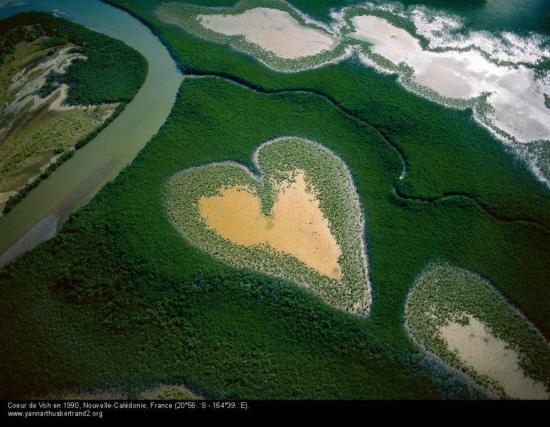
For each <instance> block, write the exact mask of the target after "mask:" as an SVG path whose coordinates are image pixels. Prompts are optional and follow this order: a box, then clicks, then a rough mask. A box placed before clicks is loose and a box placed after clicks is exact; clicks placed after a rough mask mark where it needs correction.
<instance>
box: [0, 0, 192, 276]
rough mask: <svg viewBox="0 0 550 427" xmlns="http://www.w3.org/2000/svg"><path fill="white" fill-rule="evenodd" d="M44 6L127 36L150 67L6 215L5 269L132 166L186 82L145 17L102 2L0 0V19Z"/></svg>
mask: <svg viewBox="0 0 550 427" xmlns="http://www.w3.org/2000/svg"><path fill="white" fill-rule="evenodd" d="M29 10H41V11H47V12H52V13H55V14H56V15H58V16H60V17H63V18H65V19H68V20H70V21H73V22H76V23H78V24H81V25H84V26H86V27H89V28H91V29H93V30H95V31H98V32H101V33H104V34H106V35H108V36H110V37H113V38H115V39H119V40H122V41H123V42H125V43H126V44H128V45H129V46H131V47H132V48H134V49H135V50H137V51H138V52H140V53H141V54H142V55H143V56H144V57H145V59H146V60H147V62H148V64H149V71H148V74H147V77H146V80H145V83H144V84H143V86H142V87H141V89H140V90H139V91H138V93H137V94H136V96H135V98H134V99H133V100H132V102H130V103H129V104H128V105H127V107H126V109H125V110H124V111H123V112H122V113H121V114H120V115H119V116H118V117H117V118H116V119H115V120H114V121H113V122H112V123H111V124H110V125H109V126H107V127H106V128H105V129H104V130H103V131H102V132H100V133H99V134H98V135H97V137H96V138H95V139H94V140H93V141H91V142H90V143H89V144H87V145H86V146H85V147H83V148H82V149H80V150H78V151H77V152H76V154H75V155H74V156H73V157H72V158H71V159H70V160H69V161H67V162H65V163H64V164H63V165H62V166H61V167H59V168H58V169H57V170H56V171H55V172H54V173H53V174H52V175H50V176H49V177H48V179H46V180H44V181H42V182H41V183H40V184H39V185H38V187H37V188H35V189H34V190H32V191H31V192H30V193H29V195H27V197H26V198H25V199H23V200H22V201H21V202H20V203H19V204H18V205H17V206H16V207H15V208H14V209H13V210H11V211H10V212H9V213H8V214H7V215H5V216H3V217H2V218H0V267H1V266H3V265H5V264H7V263H8V262H9V261H11V260H12V259H13V258H15V257H17V256H18V255H20V254H22V253H24V252H26V251H28V250H30V249H32V248H33V247H35V246H36V245H38V244H39V243H41V242H43V241H44V240H47V239H49V238H51V237H53V236H54V235H55V234H56V233H57V231H58V230H59V229H60V227H61V225H62V224H63V222H64V221H65V219H66V218H67V216H68V215H69V214H70V213H71V212H72V211H74V210H75V209H77V208H78V207H80V206H82V205H83V204H85V203H86V202H87V201H89V200H90V199H91V198H92V197H93V196H94V195H95V194H96V193H97V192H98V191H99V190H100V189H101V188H102V187H103V186H104V185H105V184H106V183H107V182H109V181H110V180H112V179H113V178H114V177H115V176H116V175H117V174H118V173H119V172H120V171H121V170H122V169H123V168H124V167H126V166H127V165H128V164H129V163H130V162H131V161H132V160H133V159H134V157H135V156H136V155H137V153H138V152H139V151H140V150H141V149H142V148H143V147H144V146H145V144H146V143H147V141H149V140H150V139H151V137H152V136H153V135H154V134H155V133H156V132H157V131H158V129H159V128H160V127H161V126H162V124H163V123H164V121H165V120H166V118H167V117H168V115H169V113H170V110H171V109H172V106H173V104H174V101H175V98H176V95H177V91H178V88H179V86H180V83H181V81H182V79H183V76H182V75H181V73H180V72H179V71H178V70H177V66H176V64H175V62H174V61H173V59H172V58H171V57H170V55H169V53H168V51H167V49H166V48H165V47H164V45H162V43H161V42H160V41H159V40H158V39H157V38H156V36H155V35H154V34H153V33H152V32H151V31H150V30H149V29H148V28H147V27H146V26H145V25H143V24H142V23H141V22H139V21H138V20H137V19H135V18H133V17H132V16H130V15H129V14H128V13H126V12H124V11H122V10H119V9H117V8H115V7H113V6H111V5H108V4H106V3H103V2H101V1H100V0H85V1H82V0H29V1H25V0H18V1H16V2H9V1H8V2H2V1H0V19H3V18H5V17H7V16H10V15H13V14H15V13H18V12H23V11H29Z"/></svg>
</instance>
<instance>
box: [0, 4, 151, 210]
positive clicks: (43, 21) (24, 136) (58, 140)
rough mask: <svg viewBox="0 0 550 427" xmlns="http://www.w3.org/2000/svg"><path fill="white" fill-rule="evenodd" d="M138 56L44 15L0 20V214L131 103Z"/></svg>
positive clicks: (138, 80)
mask: <svg viewBox="0 0 550 427" xmlns="http://www.w3.org/2000/svg"><path fill="white" fill-rule="evenodd" d="M146 73H147V62H146V61H145V58H143V56H142V55H141V54H139V53H138V52H136V51H135V50H133V49H132V48H130V47H129V46H127V45H125V44H124V43H123V42H121V41H118V40H114V39H111V38H110V37H107V36H105V35H103V34H99V33H96V32H94V31H91V30H89V29H87V28H84V27H82V26H80V25H76V24H73V23H71V22H68V21H66V20H63V19H60V18H57V17H54V16H52V15H49V14H46V13H24V14H19V15H15V16H13V17H10V18H7V19H5V20H3V21H2V22H0V215H1V214H2V213H7V212H8V211H10V210H11V209H12V208H13V207H14V206H15V205H16V204H17V203H18V202H19V201H20V200H21V199H23V198H24V197H25V195H26V194H27V193H28V192H29V191H31V190H32V189H33V188H34V187H35V186H37V185H38V184H39V182H40V181H41V180H42V179H44V178H46V177H47V176H48V175H49V174H50V173H51V172H53V170H55V168H56V167H58V166H59V165H60V164H61V163H62V162H64V161H66V160H67V159H69V158H70V157H71V156H72V155H73V153H74V151H75V150H77V149H79V148H81V147H83V146H84V145H85V144H87V143H88V142H89V141H91V140H92V139H93V138H94V137H95V135H97V134H98V133H99V132H100V131H101V130H102V129H103V128H104V127H105V126H107V125H108V124H109V123H110V122H111V121H112V120H113V119H114V118H115V117H116V116H117V115H118V114H119V113H120V112H121V111H122V110H123V109H124V107H125V106H126V105H127V104H128V102H130V101H131V99H132V98H133V97H134V95H135V94H136V93H137V91H138V89H139V88H140V87H141V85H142V83H143V81H144V79H145V75H146Z"/></svg>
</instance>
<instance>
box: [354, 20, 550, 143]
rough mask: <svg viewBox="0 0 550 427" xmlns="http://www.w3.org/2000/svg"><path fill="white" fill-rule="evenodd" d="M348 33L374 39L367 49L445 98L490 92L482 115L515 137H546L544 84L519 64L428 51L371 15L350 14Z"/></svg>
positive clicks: (548, 113)
mask: <svg viewBox="0 0 550 427" xmlns="http://www.w3.org/2000/svg"><path fill="white" fill-rule="evenodd" d="M353 25H354V27H355V32H354V33H353V35H352V36H353V37H355V38H357V39H361V40H365V41H367V42H370V43H372V44H373V46H372V51H373V52H374V53H376V54H379V55H382V56H383V57H385V58H387V59H388V60H390V61H391V62H392V63H394V64H395V65H399V64H401V63H405V64H406V65H408V66H409V67H411V68H412V70H413V71H414V81H415V82H416V83H418V84H419V85H421V86H424V87H426V88H429V89H432V90H434V91H435V92H437V93H438V94H439V95H441V96H443V97H447V98H458V99H471V98H476V97H479V96H481V95H482V94H483V93H489V94H490V95H489V97H488V98H487V102H488V103H489V104H490V105H491V106H492V107H493V109H494V111H492V112H488V113H487V117H488V118H489V120H490V121H491V122H492V123H494V124H495V125H496V126H497V127H498V128H500V129H502V130H504V131H505V132H507V133H508V134H510V135H512V136H513V137H515V138H516V140H517V141H518V142H532V141H535V140H539V139H550V110H549V109H548V108H546V106H545V103H544V91H545V90H547V89H548V88H545V86H544V83H542V82H541V81H540V80H536V79H535V74H534V71H533V70H531V69H529V68H526V67H524V66H522V65H519V66H517V67H511V66H506V65H497V64H496V63H494V62H491V61H489V60H488V59H487V58H486V57H485V56H483V55H482V54H481V53H480V52H479V51H477V50H467V51H458V50H449V51H445V52H433V51H428V50H424V49H422V47H421V46H420V43H419V41H418V39H417V38H415V37H413V36H411V35H410V34H409V33H408V32H407V31H405V30H403V29H400V28H398V27H395V26H394V25H392V24H390V23H389V22H388V21H386V20H384V19H382V18H379V17H376V16H370V15H362V16H356V17H354V18H353Z"/></svg>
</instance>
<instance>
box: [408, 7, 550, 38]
mask: <svg viewBox="0 0 550 427" xmlns="http://www.w3.org/2000/svg"><path fill="white" fill-rule="evenodd" d="M402 3H403V4H406V5H424V6H428V7H433V8H434V9H439V10H441V11H445V12H448V13H452V14H456V15H459V16H460V17H461V18H463V19H464V21H465V24H466V26H467V27H469V28H471V29H474V30H498V31H514V32H518V33H525V32H530V31H535V32H540V33H546V34H549V33H550V1H548V0H454V1H449V0H424V1H415V0H405V1H403V2H402Z"/></svg>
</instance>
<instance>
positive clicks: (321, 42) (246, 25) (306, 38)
mask: <svg viewBox="0 0 550 427" xmlns="http://www.w3.org/2000/svg"><path fill="white" fill-rule="evenodd" d="M198 20H199V22H200V23H201V25H202V26H203V27H205V28H207V29H209V30H211V31H214V32H216V33H221V34H225V35H227V36H244V37H245V39H246V40H247V41H248V42H250V43H253V44H256V45H258V46H260V47H262V48H263V49H265V50H268V51H270V52H273V53H274V54H275V55H277V56H279V57H281V58H285V59H297V58H303V57H306V56H312V55H317V54H319V53H321V52H323V51H326V50H331V49H332V48H334V47H335V46H336V44H337V39H336V38H335V37H333V36H331V35H329V34H328V33H326V32H324V31H321V30H317V29H314V28H308V27H305V26H303V25H301V24H300V23H299V22H298V21H297V20H296V19H294V17H293V16H292V15H291V14H290V13H288V12H285V11H283V10H278V9H270V8H264V7H258V8H254V9H249V10H247V11H245V12H243V13H241V14H238V15H199V16H198Z"/></svg>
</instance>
